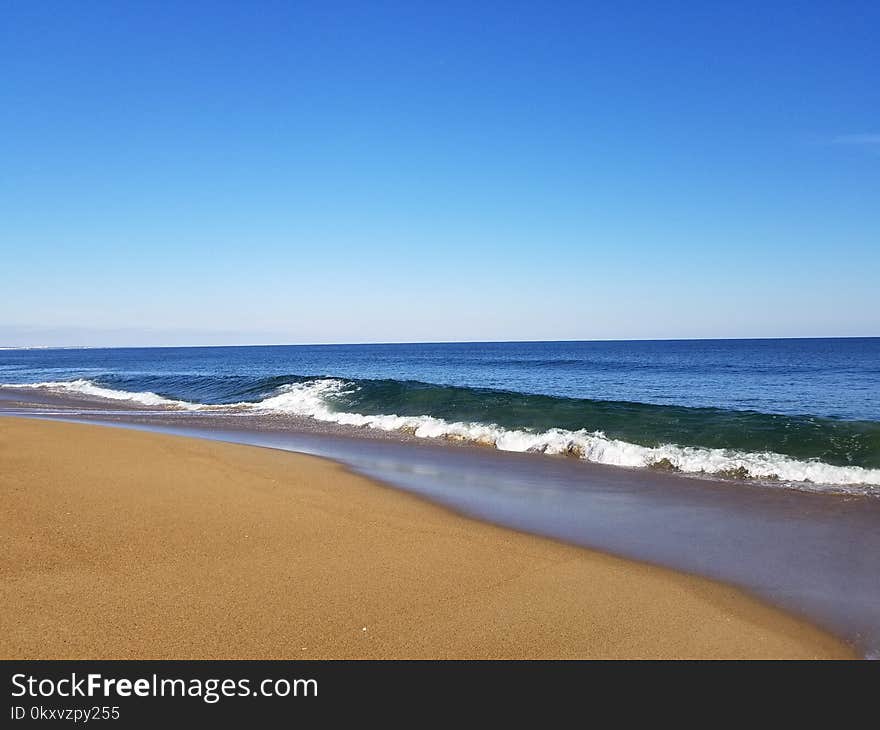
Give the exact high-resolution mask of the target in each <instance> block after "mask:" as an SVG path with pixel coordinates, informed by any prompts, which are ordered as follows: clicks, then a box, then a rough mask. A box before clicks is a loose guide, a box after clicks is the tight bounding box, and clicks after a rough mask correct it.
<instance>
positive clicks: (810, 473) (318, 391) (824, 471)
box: [3, 378, 880, 493]
mask: <svg viewBox="0 0 880 730" xmlns="http://www.w3.org/2000/svg"><path fill="white" fill-rule="evenodd" d="M3 387H4V388H34V389H43V390H49V391H54V392H63V393H69V394H77V395H84V396H87V397H94V398H101V399H106V400H116V401H129V402H133V403H138V404H141V405H146V406H151V407H158V408H163V409H171V410H188V411H215V412H224V411H227V412H239V413H241V412H251V413H255V414H257V413H259V414H270V415H277V414H291V415H296V416H302V417H307V418H312V419H315V420H317V421H323V422H327V423H335V424H339V425H342V426H350V427H356V428H372V429H378V430H381V431H386V432H393V431H399V432H401V433H406V434H409V435H412V436H415V437H417V438H425V439H441V438H442V439H447V440H450V441H463V442H468V443H472V444H475V445H481V446H486V447H491V448H495V449H498V450H500V451H516V452H531V453H542V454H550V455H557V454H561V455H568V456H574V457H577V458H580V459H583V460H585V461H589V462H593V463H596V464H606V465H609V466H623V467H631V468H652V467H653V468H659V469H666V470H671V471H677V472H682V473H686V474H709V475H715V476H719V477H728V478H737V479H755V480H772V481H778V482H785V483H790V484H792V485H793V486H801V488H810V485H816V486H821V485H825V486H834V487H861V488H862V489H861V490H857V491H861V492H868V493H875V492H876V490H875V489H873V488H874V487H878V486H880V469H872V468H865V467H861V466H838V465H833V464H827V463H824V462H822V461H819V460H804V459H797V458H793V457H790V456H786V455H784V454H778V453H775V452H771V451H765V452H747V451H738V450H733V449H722V448H709V447H702V446H681V445H678V444H674V443H670V444H663V445H658V446H644V445H640V444H635V443H631V442H629V441H625V440H621V439H616V438H609V437H608V436H606V434H605V433H604V432H603V431H600V430H596V431H590V430H587V429H580V430H569V429H564V428H549V429H545V430H536V429H525V428H519V429H517V428H506V427H502V426H499V425H496V424H493V423H481V422H476V421H452V420H447V419H443V418H437V417H434V416H429V415H397V414H393V413H390V414H377V415H370V414H363V413H357V412H352V411H348V410H343V409H342V408H340V407H344V406H345V401H346V396H349V395H351V394H353V393H356V392H357V391H358V388H359V386H358V385H357V384H356V383H353V382H350V381H346V380H341V379H337V378H316V379H310V380H305V381H302V382H295V383H287V384H284V385H281V386H278V387H276V388H275V390H274V392H273V393H272V394H271V395H269V396H267V397H265V398H263V399H262V400H260V401H257V402H246V401H242V402H237V403H229V404H223V405H207V404H202V403H190V402H187V401H182V400H174V399H171V398H166V397H164V396H161V395H158V394H156V393H153V392H149V391H147V392H128V391H122V390H114V389H111V388H105V387H102V386H100V385H97V384H95V383H93V382H92V381H89V380H85V379H78V380H72V381H58V382H44V383H34V384H25V385H22V384H13V385H3ZM865 488H866V489H865Z"/></svg>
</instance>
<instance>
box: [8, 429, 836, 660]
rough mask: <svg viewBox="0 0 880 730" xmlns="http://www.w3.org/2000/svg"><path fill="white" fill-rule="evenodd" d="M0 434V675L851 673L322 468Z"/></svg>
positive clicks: (549, 543) (764, 632)
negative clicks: (702, 669)
mask: <svg viewBox="0 0 880 730" xmlns="http://www.w3.org/2000/svg"><path fill="white" fill-rule="evenodd" d="M0 434H2V440H0V447H2V448H3V451H4V452H5V454H6V457H5V458H8V459H9V460H11V461H12V462H16V461H17V462H18V464H17V465H16V467H17V468H13V469H11V470H5V471H4V474H3V477H2V478H3V482H4V491H6V490H11V491H10V492H9V494H8V495H7V499H8V500H10V503H11V504H13V507H12V508H11V509H9V510H7V511H5V512H4V515H5V519H4V521H6V522H8V523H9V524H7V525H5V526H4V531H3V534H4V535H6V536H7V537H6V540H8V541H9V543H10V544H9V548H10V549H8V550H5V551H4V554H5V558H4V559H3V562H4V570H3V575H4V580H3V586H4V591H3V592H4V593H6V594H7V596H6V598H5V599H4V600H5V604H6V605H8V606H13V607H14V610H13V611H11V612H10V615H8V616H6V617H5V618H4V621H5V622H9V624H10V625H9V626H7V627H6V628H5V629H4V631H3V636H4V637H5V638H4V640H3V642H4V644H5V645H6V646H5V647H4V648H2V649H0V654H2V655H3V656H4V658H23V657H36V656H41V657H46V658H49V657H51V658H62V657H65V658H67V657H88V658H105V657H111V656H112V657H116V658H124V657H125V658H127V657H132V658H133V657H139V658H148V657H150V658H195V657H204V658H207V657H214V658H220V657H223V658H233V657H236V656H238V657H242V658H258V657H260V658H263V657H265V658H268V657H278V658H281V657H284V658H307V657H310V658H317V657H319V656H320V657H339V658H342V657H387V658H390V657H395V658H404V657H406V658H413V657H424V658H428V657H450V658H451V657H456V658H465V657H470V658H489V657H511V658H514V657H516V658H538V657H548V658H563V657H608V658H610V657H620V658H623V657H658V658H659V657H716V658H720V657H746V656H755V657H766V658H771V657H783V656H784V657H791V658H794V657H815V656H827V657H839V658H844V657H851V656H853V654H852V650H851V649H850V648H849V647H848V646H847V645H846V644H844V643H843V642H842V641H840V640H838V639H837V638H835V637H832V636H831V635H830V634H827V633H825V632H823V631H821V630H819V629H817V628H816V627H814V626H813V625H811V624H810V623H808V622H806V621H804V620H802V619H799V618H796V617H793V616H791V615H789V614H786V613H784V612H783V611H780V610H779V609H776V608H773V607H770V606H768V605H765V604H764V603H762V602H759V601H758V600H757V599H754V598H752V597H750V596H748V595H746V594H744V593H742V592H740V591H739V590H737V589H735V588H731V587H729V586H727V585H724V584H720V583H716V582H714V581H711V580H708V579H704V578H698V577H695V576H692V575H687V574H683V573H678V572H674V571H671V570H668V569H665V568H659V567H655V566H652V565H647V564H644V563H639V562H634V561H629V560H624V559H622V558H618V557H614V556H610V555H607V554H604V553H601V552H597V551H588V550H585V549H583V548H580V547H577V546H572V545H567V544H563V543H560V542H557V541H553V540H548V539H546V538H542V537H537V536H534V535H529V534H525V533H522V532H515V531H512V530H509V529H506V528H502V527H497V526H494V525H491V524H487V523H485V522H482V521H476V520H473V519H470V518H468V517H466V516H462V515H460V514H456V513H454V512H452V511H450V510H448V509H445V508H444V507H442V506H438V505H436V504H431V503H429V502H427V501H425V500H422V499H419V498H418V497H415V496H413V495H410V494H406V493H404V492H401V491H399V490H398V489H395V488H394V487H389V486H387V485H385V484H382V483H380V482H377V481H375V480H372V479H367V478H365V477H363V476H361V475H359V474H356V473H353V472H351V471H350V470H349V469H347V468H346V467H345V466H343V465H340V464H337V463H335V462H332V461H329V460H326V459H318V458H316V457H313V456H306V455H302V454H291V453H288V452H284V451H275V450H271V449H258V448H254V447H251V446H243V445H238V444H229V443H217V442H210V441H203V440H197V439H189V438H185V437H180V436H168V435H164V434H157V433H144V432H139V431H134V430H130V429H122V428H111V429H107V428H102V427H100V426H94V425H83V424H76V425H74V424H69V423H57V422H56V423H53V422H49V421H45V420H37V419H25V418H14V417H7V418H3V419H0ZM13 442H15V448H10V447H11V446H12V443H13ZM47 448H51V449H53V458H52V459H51V460H47V459H45V450H46V449H47ZM27 475H29V476H27ZM120 485H124V486H125V487H126V488H125V489H119V486H120ZM137 486H140V487H142V488H141V489H137V488H134V489H133V488H132V487H137ZM143 487H149V489H144V488H143ZM206 489H207V490H209V493H210V495H211V497H212V499H206V496H207V494H206V492H205V490H206ZM59 501H60V502H62V503H64V504H65V505H67V506H68V507H69V511H71V513H72V514H74V515H76V516H75V518H74V519H76V523H71V524H66V523H65V521H64V520H62V521H61V522H57V518H58V517H59V515H58V511H59V509H60V507H59V506H58V505H59ZM85 505H91V507H90V510H91V512H89V511H86V512H83V511H82V510H83V507H84V506H85ZM125 516H130V517H131V520H130V521H129V523H127V522H126V520H125V519H123V518H124V517H125ZM50 524H51V525H52V532H51V533H49V531H48V529H47V528H48V527H49V525H50ZM244 530H247V531H248V532H244ZM224 536H225V539H221V538H224ZM329 536H332V538H331V537H329ZM233 538H234V539H233ZM35 540H36V541H37V542H40V543H41V544H40V545H38V546H37V551H36V552H37V554H36V555H35V554H34V541H35ZM230 540H231V542H230ZM114 551H115V552H114ZM139 552H140V554H142V555H148V556H150V557H151V560H148V561H144V560H139V559H137V557H136V556H137V555H138V553H139ZM181 555H189V556H190V557H194V560H193V561H192V562H189V563H187V561H182V558H181ZM292 566H296V567H295V569H294V568H293V567H292ZM178 571H182V572H178ZM184 576H185V578H184ZM181 591H183V593H182V594H181ZM180 598H183V599H184V600H182V601H181V600H179V599H180ZM74 607H75V608H76V609H78V611H79V612H78V613H77V614H76V615H77V618H76V619H75V620H73V621H71V615H70V613H69V612H71V611H73V610H74ZM86 617H88V620H86V621H84V620H83V619H84V618H86ZM358 624H359V625H358ZM158 626H162V627H164V628H165V631H164V632H163V631H158V632H157V631H156V627H158ZM364 628H366V631H363V630H362V629H364ZM481 634H482V635H481ZM219 636H223V638H222V640H220V641H219V643H218V637H219ZM46 637H49V638H46ZM468 637H476V638H468ZM302 647H306V648H305V649H303V648H302Z"/></svg>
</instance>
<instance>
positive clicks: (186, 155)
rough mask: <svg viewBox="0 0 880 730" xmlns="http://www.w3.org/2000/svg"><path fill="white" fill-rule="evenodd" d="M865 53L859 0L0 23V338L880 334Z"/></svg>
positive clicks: (148, 7) (877, 190)
mask: <svg viewBox="0 0 880 730" xmlns="http://www.w3.org/2000/svg"><path fill="white" fill-rule="evenodd" d="M768 6H772V7H768ZM878 38H880V3H877V2H876V1H873V0H872V1H870V2H861V3H860V2H845V1H844V2H831V1H830V0H829V1H828V2H823V3H809V2H797V3H788V2H772V3H766V2H755V3H745V2H742V3H741V2H736V3H730V2H717V3H716V2H702V1H701V2H693V3H686V2H672V3H654V2H645V3H627V2H608V3H589V2H576V3H553V2H531V3H518V2H499V3H492V2H479V3H477V2H463V3H454V2H425V3H421V2H412V1H410V2H400V3H390V2H387V3H379V2H376V3H370V2H352V3H342V2H330V1H328V0H323V1H321V2H316V3H298V2H293V1H292V0H290V1H288V2H235V3H224V2H220V0H212V2H205V3H199V2H168V3H161V2H143V3H137V2H85V1H83V2H33V1H31V0H20V1H15V0H12V1H10V0H6V1H5V2H3V3H2V5H0V345H4V344H5V345H40V344H65V345H67V344H86V345H100V344H111V345H112V344H219V343H230V344H231V343H263V342H287V343H295V342H359V341H419V340H429V341H431V340H510V339H522V340H531V339H593V338H603V339H604V338H614V339H617V338H621V339H629V338H677V337H748V336H756V337H767V336H831V335H880V60H878V59H880V52H878Z"/></svg>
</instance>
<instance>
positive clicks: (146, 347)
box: [0, 335, 880, 351]
mask: <svg viewBox="0 0 880 730" xmlns="http://www.w3.org/2000/svg"><path fill="white" fill-rule="evenodd" d="M872 339H880V335H810V336H780V337H773V336H763V337H642V338H613V337H609V338H595V339H562V340H411V341H403V340H400V341H369V342H262V343H250V344H225V345H0V351H9V350H172V349H178V350H179V349H208V348H222V347H358V346H371V345H373V346H382V345H504V344H522V345H530V344H542V343H543V344H555V343H583V342H752V341H756V340H872Z"/></svg>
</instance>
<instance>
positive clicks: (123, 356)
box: [0, 338, 880, 492]
mask: <svg viewBox="0 0 880 730" xmlns="http://www.w3.org/2000/svg"><path fill="white" fill-rule="evenodd" d="M0 383H2V384H3V386H5V387H12V388H17V389H36V390H41V391H51V392H58V393H60V394H65V395H67V396H76V397H82V398H90V399H96V400H98V401H104V402H107V403H112V402H117V403H118V402H123V401H124V402H126V403H127V405H129V406H136V407H141V408H145V409H167V410H188V411H206V412H215V413H216V412H230V413H232V412H235V413H239V414H242V413H252V414H254V415H266V414H274V415H278V416H281V415H283V414H290V415H295V416H300V417H306V418H309V419H314V420H316V421H321V422H326V423H335V424H340V425H342V426H353V427H360V428H369V429H378V430H381V431H385V432H388V433H392V434H393V433H394V432H399V433H401V434H407V435H414V436H416V437H421V438H426V439H444V440H447V441H449V440H452V441H464V442H473V443H474V444H477V445H481V446H490V447H494V448H497V449H499V450H503V451H523V452H535V453H544V454H565V455H568V456H571V457H574V458H579V459H583V460H586V461H591V462H595V463H601V464H608V465H614V466H624V467H641V468H653V469H664V470H669V471H677V472H682V473H691V474H705V475H714V476H715V477H719V478H731V479H738V480H748V479H751V480H757V481H762V482H766V483H768V484H772V483H776V482H778V483H784V484H787V485H790V486H795V487H803V488H811V489H812V488H823V487H827V488H838V489H842V490H844V491H846V490H855V491H860V492H873V491H875V489H880V338H839V339H777V340H766V339H765V340H674V341H666V340H664V341H632V342H504V343H440V344H384V345H372V344H371V345H291V346H254V347H186V348H114V349H29V350H4V351H0Z"/></svg>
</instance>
